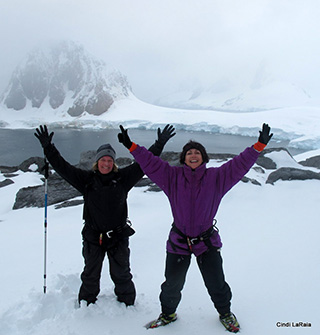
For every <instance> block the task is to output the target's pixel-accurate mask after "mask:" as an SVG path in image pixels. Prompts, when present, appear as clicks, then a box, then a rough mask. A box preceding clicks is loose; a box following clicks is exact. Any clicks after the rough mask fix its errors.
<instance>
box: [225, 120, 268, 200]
mask: <svg viewBox="0 0 320 335" xmlns="http://www.w3.org/2000/svg"><path fill="white" fill-rule="evenodd" d="M259 133H260V136H259V139H258V141H257V142H256V143H255V144H254V145H253V146H252V147H249V148H247V149H245V150H244V151H243V152H242V153H241V154H239V155H238V156H235V157H234V158H233V159H231V160H230V161H228V162H227V163H225V164H223V165H222V166H221V167H219V168H218V174H219V178H218V180H219V188H220V191H221V193H222V194H225V193H226V192H228V191H229V190H230V188H232V187H233V186H234V185H235V184H236V183H238V182H239V181H240V180H241V179H242V178H243V177H244V176H245V174H246V173H247V172H248V171H249V170H250V168H251V167H252V166H253V165H254V163H255V162H256V160H257V159H258V157H259V154H260V152H261V151H262V150H263V149H264V148H265V147H266V145H267V144H268V142H269V141H270V139H271V137H272V136H273V134H270V127H269V125H268V124H266V123H264V124H263V126H262V130H261V131H260V132H259Z"/></svg>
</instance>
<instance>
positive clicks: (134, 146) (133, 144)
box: [129, 142, 138, 152]
mask: <svg viewBox="0 0 320 335" xmlns="http://www.w3.org/2000/svg"><path fill="white" fill-rule="evenodd" d="M137 147H138V146H137V145H136V144H135V143H133V142H132V145H131V147H130V149H129V151H130V152H132V151H134V150H136V149H137Z"/></svg>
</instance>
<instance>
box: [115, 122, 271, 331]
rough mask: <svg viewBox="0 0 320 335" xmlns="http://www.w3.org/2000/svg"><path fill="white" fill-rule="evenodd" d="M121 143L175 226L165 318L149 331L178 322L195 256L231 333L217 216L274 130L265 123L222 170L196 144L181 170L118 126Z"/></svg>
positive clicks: (233, 325) (233, 321) (163, 297)
mask: <svg viewBox="0 0 320 335" xmlns="http://www.w3.org/2000/svg"><path fill="white" fill-rule="evenodd" d="M120 129H121V133H119V135H118V137H119V142H121V143H122V144H123V145H124V146H125V147H127V148H128V149H129V150H130V152H131V154H132V155H133V157H134V158H135V160H136V161H137V162H138V164H139V165H140V167H141V168H142V170H143V172H144V173H145V174H146V175H147V176H148V177H149V178H150V179H151V180H152V181H153V182H154V183H156V184H157V185H158V186H159V187H160V188H161V189H162V190H163V191H164V193H165V194H166V196H167V197H168V199H169V202H170V205H171V210H172V215H173V219H174V222H173V224H172V228H171V231H170V234H169V238H168V241H167V257H166V268H165V282H164V283H163V284H162V285H161V293H160V302H161V314H160V316H159V317H158V319H156V320H154V321H152V322H150V323H149V324H148V325H147V327H148V328H156V327H159V326H164V325H167V324H169V323H171V322H173V321H175V320H176V319H177V314H176V309H177V307H178V304H179V302H180V300H181V291H182V289H183V286H184V283H185V279H186V274H187V271H188V268H189V265H190V261H191V255H192V254H194V255H195V257H196V259H197V263H198V266H199V269H200V272H201V274H202V277H203V280H204V283H205V286H206V288H207V290H208V293H209V295H210V297H211V300H212V301H213V304H214V306H215V308H216V310H217V311H218V313H219V315H220V317H219V319H220V321H221V323H222V324H223V325H224V327H225V328H226V329H227V330H228V331H230V332H233V333H236V332H238V331H239V329H240V326H239V323H238V321H237V318H236V316H235V315H234V314H233V313H232V312H231V296H232V294H231V289H230V287H229V285H228V283H227V282H226V281H225V277H224V272H223V267H222V258H221V254H220V248H221V247H222V243H221V239H220V236H219V233H218V230H217V228H216V227H215V222H216V220H215V215H216V213H217V210H218V207H219V204H220V202H221V199H222V197H223V196H224V195H225V194H226V193H227V192H228V191H229V190H230V189H231V188H232V187H233V186H234V185H235V184H237V183H238V182H239V181H240V180H241V179H242V178H243V177H244V175H245V174H246V173H247V172H248V171H249V170H250V168H251V167H252V166H253V164H254V163H255V162H256V160H257V159H258V157H259V154H260V152H261V151H262V150H263V149H264V147H265V146H266V145H267V143H268V142H269V141H270V139H271V137H272V135H273V134H270V127H269V125H267V124H263V126H262V130H261V131H260V136H259V140H258V142H257V143H255V144H254V145H253V146H251V147H248V148H246V149H245V150H244V151H243V152H242V153H240V154H239V155H238V156H235V157H234V158H232V159H231V160H229V161H228V162H226V163H225V164H223V165H222V166H220V167H211V168H207V167H206V163H208V162H209V157H208V154H207V152H206V149H205V148H204V147H203V145H201V144H200V143H198V142H194V141H189V142H188V143H187V144H186V145H185V146H184V147H183V149H182V152H181V155H180V163H181V164H182V166H170V165H169V164H168V162H165V161H163V160H162V159H161V158H159V157H156V156H154V155H153V154H152V153H151V152H149V151H148V150H147V149H146V148H144V147H142V146H139V145H137V144H135V143H132V141H131V140H130V137H129V135H128V131H127V130H125V129H124V128H123V127H122V126H120Z"/></svg>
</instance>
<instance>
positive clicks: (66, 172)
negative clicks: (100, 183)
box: [44, 144, 91, 194]
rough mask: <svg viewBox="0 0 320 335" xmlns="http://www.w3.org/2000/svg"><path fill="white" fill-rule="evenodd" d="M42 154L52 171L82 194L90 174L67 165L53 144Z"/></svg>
mask: <svg viewBox="0 0 320 335" xmlns="http://www.w3.org/2000/svg"><path fill="white" fill-rule="evenodd" d="M44 153H45V155H46V157H47V159H48V161H49V163H50V164H51V166H52V167H53V169H54V170H55V171H56V172H57V173H58V174H59V175H60V176H61V177H62V178H63V179H64V180H65V181H67V182H68V183H69V184H70V185H72V186H73V187H74V188H76V189H77V190H78V191H79V192H80V193H81V194H84V191H85V186H86V184H87V182H88V180H89V177H90V174H91V172H90V171H85V170H82V169H79V168H76V167H75V166H73V165H71V164H70V163H68V162H67V161H66V160H65V159H64V158H63V157H62V156H61V155H60V153H59V151H58V150H57V149H56V147H55V146H54V145H53V144H50V145H49V146H47V147H46V148H45V149H44Z"/></svg>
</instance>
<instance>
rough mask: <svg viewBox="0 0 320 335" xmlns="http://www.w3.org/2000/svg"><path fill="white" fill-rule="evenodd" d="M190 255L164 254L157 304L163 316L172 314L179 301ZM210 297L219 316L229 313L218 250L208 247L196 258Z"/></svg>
mask: <svg viewBox="0 0 320 335" xmlns="http://www.w3.org/2000/svg"><path fill="white" fill-rule="evenodd" d="M190 261H191V255H177V254H172V253H169V252H168V253H167V258H166V269H165V282H164V283H163V284H162V285H161V293H160V302H161V308H162V313H165V314H172V313H174V312H175V311H176V309H177V307H178V304H179V302H180V300H181V291H182V289H183V286H184V283H185V280H186V274H187V271H188V268H189V266H190ZM197 263H198V267H199V269H200V272H201V274H202V278H203V280H204V283H205V286H206V288H207V290H208V293H209V295H210V298H211V300H212V302H213V304H214V306H215V308H216V310H217V311H218V313H219V314H225V313H228V312H230V306H231V297H232V294H231V289H230V287H229V285H228V284H227V282H226V281H225V278H224V273H223V268H222V257H221V255H220V250H219V249H217V248H211V249H209V250H208V251H207V252H205V253H203V254H202V255H200V256H198V257H197Z"/></svg>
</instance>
